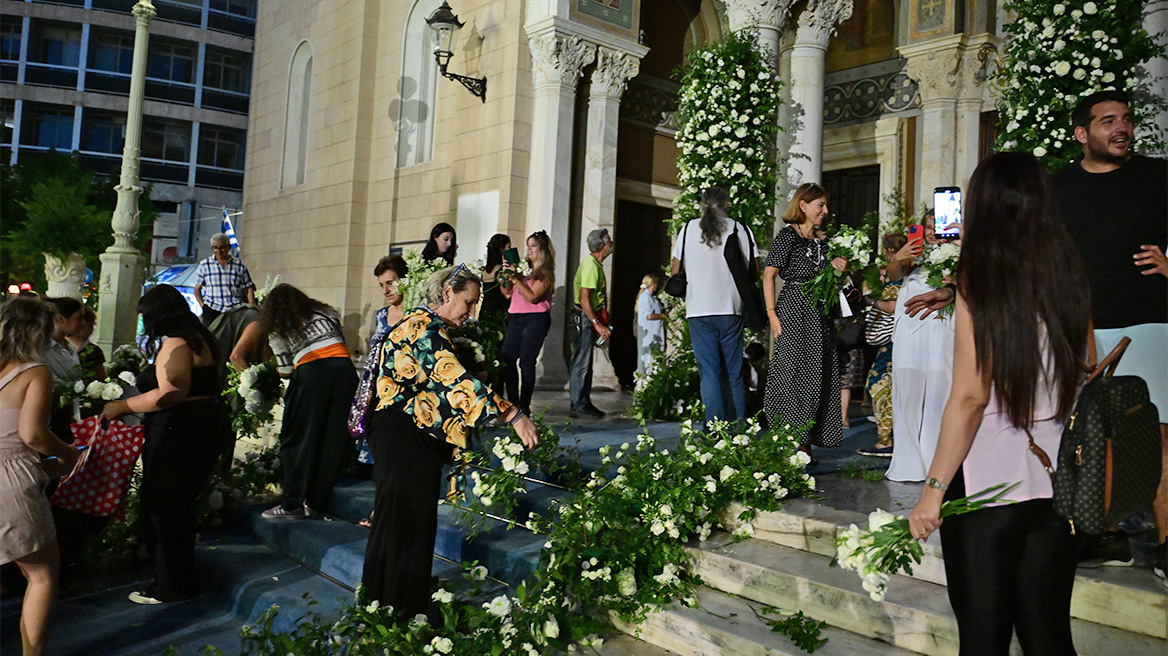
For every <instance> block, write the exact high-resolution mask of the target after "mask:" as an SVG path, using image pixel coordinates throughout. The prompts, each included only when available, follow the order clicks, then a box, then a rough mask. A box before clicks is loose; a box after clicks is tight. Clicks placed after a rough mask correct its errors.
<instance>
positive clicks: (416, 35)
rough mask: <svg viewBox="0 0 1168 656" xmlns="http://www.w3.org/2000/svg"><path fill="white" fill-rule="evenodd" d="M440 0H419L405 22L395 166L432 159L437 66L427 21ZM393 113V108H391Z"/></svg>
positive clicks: (398, 98) (420, 162)
mask: <svg viewBox="0 0 1168 656" xmlns="http://www.w3.org/2000/svg"><path fill="white" fill-rule="evenodd" d="M440 4H441V0H418V1H417V2H416V3H414V8H413V9H411V10H410V17H409V20H407V21H406V30H405V40H404V42H403V44H402V73H401V80H400V81H399V82H398V97H397V100H395V101H394V103H395V104H396V105H397V108H396V109H397V112H396V113H397V165H398V166H399V167H403V166H413V165H415V164H422V163H425V162H429V161H430V160H431V159H432V158H433V156H434V100H435V88H436V85H437V82H438V64H437V63H436V62H435V61H434V40H433V38H432V37H431V33H432V31H431V30H430V26H428V25H426V18H427V17H429V16H430V15H431V14H433V13H434V11H435V10H436V9H438V6H439V5H440ZM391 110H392V108H391Z"/></svg>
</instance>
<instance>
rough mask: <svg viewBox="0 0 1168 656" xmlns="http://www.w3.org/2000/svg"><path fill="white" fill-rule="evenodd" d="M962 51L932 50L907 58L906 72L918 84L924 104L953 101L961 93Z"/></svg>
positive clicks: (951, 49)
mask: <svg viewBox="0 0 1168 656" xmlns="http://www.w3.org/2000/svg"><path fill="white" fill-rule="evenodd" d="M961 64H962V57H961V51H960V50H958V49H957V48H945V49H941V50H930V51H928V52H923V53H920V54H917V55H913V56H908V57H906V61H905V67H904V69H905V72H906V73H908V76H909V77H911V78H912V79H914V80H916V82H917V89H918V91H919V92H920V94H921V102H922V103H925V104H927V103H930V102H934V101H937V100H953V99H956V98H957V97H958V95H959V94H960V91H961V78H962V74H961V73H962V71H961Z"/></svg>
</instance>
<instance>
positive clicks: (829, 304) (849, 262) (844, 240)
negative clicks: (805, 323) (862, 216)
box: [803, 226, 872, 314]
mask: <svg viewBox="0 0 1168 656" xmlns="http://www.w3.org/2000/svg"><path fill="white" fill-rule="evenodd" d="M827 243H828V257H830V258H831V266H829V267H824V269H823V270H822V271H820V272H819V273H817V274H816V275H815V277H814V278H812V279H811V280H809V281H807V283H806V284H804V285H803V293H804V294H805V295H806V296H807V298H808V300H810V301H811V302H812V303H814V304H816V305H818V306H819V308H820V309H821V310H822V311H823V313H824V314H828V313H829V312H831V310H832V308H834V307H835V306H836V304H837V303H839V297H840V288H841V287H842V286H843V282H844V275H845V273H846V272H847V271H849V270H853V271H860V270H863V269H864V268H865V267H867V266H868V263H869V262H871V260H872V243H871V240H870V239H869V237H868V230H867V228H866V227H860V228H853V227H851V226H840V228H839V230H837V231H836V234H835V235H833V236H832V237H831V239H829V240H828V242H827Z"/></svg>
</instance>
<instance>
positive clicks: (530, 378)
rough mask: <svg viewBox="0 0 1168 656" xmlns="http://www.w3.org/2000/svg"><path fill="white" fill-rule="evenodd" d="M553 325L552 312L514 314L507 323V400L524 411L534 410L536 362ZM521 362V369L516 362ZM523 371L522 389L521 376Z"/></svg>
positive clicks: (503, 358) (505, 373) (505, 371)
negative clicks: (532, 402) (532, 400)
mask: <svg viewBox="0 0 1168 656" xmlns="http://www.w3.org/2000/svg"><path fill="white" fill-rule="evenodd" d="M551 325H552V315H551V313H550V312H535V313H531V314H512V315H511V322H510V323H508V324H507V336H506V337H505V338H504V339H503V350H502V353H501V354H500V357H501V358H502V360H503V380H504V383H505V384H506V386H507V399H508V400H509V401H511V402H512V403H514V404H516V405H518V406H519V407H520V408H523V410H524V411H525V412H526V411H529V410H531V395H532V393H533V392H534V391H535V361H536V359H537V358H539V350H540V349H541V348H543V340H544V338H546V337H547V334H548V329H549V328H551ZM516 360H518V361H519V368H518V370H517V369H516V367H515V361H516ZM520 372H522V374H523V386H522V388H520V385H519V375H520Z"/></svg>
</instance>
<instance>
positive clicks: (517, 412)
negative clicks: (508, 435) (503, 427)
mask: <svg viewBox="0 0 1168 656" xmlns="http://www.w3.org/2000/svg"><path fill="white" fill-rule="evenodd" d="M526 416H527V415H526V414H524V413H523V408H516V409H515V416H514V417H512V418H511V421H509V422H507V425H508V426H514V425H515V422H517V421H519V420H520V419H523V418H524V417H526Z"/></svg>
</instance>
